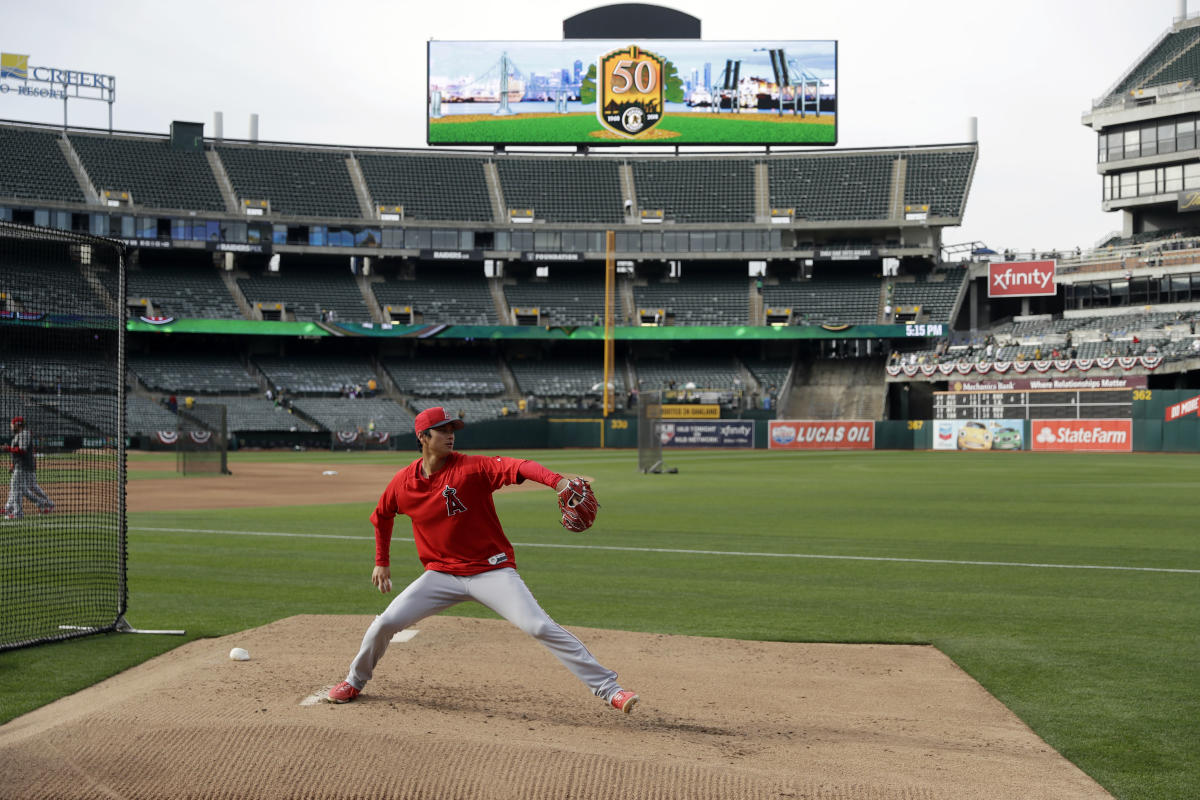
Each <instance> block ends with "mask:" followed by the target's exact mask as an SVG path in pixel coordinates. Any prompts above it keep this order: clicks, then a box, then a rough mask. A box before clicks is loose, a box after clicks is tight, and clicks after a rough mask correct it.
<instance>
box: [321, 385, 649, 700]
mask: <svg viewBox="0 0 1200 800" xmlns="http://www.w3.org/2000/svg"><path fill="white" fill-rule="evenodd" d="M464 426H465V423H464V422H463V421H462V420H461V419H455V418H451V417H449V416H447V414H446V409H444V408H437V407H435V408H429V409H426V410H424V411H422V412H421V413H420V414H418V415H417V420H416V425H415V428H416V433H417V439H418V441H420V443H421V457H420V458H418V459H417V460H416V461H414V462H413V463H411V464H409V465H408V466H407V467H405V468H404V469H402V470H400V471H399V472H397V473H396V475H395V477H393V478H392V480H391V482H390V483H388V485H387V488H386V489H384V490H383V496H382V497H380V498H379V504H378V505H377V506H376V507H375V513H373V514H372V515H371V522H372V524H374V526H375V569H374V571H372V573H371V583H373V584H374V585H375V586H376V588H378V589H379V591H381V592H384V593H387V592H390V591H391V589H392V571H391V567H390V563H391V562H390V560H389V551H390V549H391V542H392V526H393V523H394V522H395V517H396V515H397V514H404V515H405V516H407V517H408V518H409V519H410V520H411V521H412V528H413V539H414V541H415V542H416V545H417V555H418V556H419V557H420V559H421V563H422V564H424V565H425V572H424V573H422V575H421V577H419V578H417V579H416V580H415V581H413V582H412V583H410V584H409V585H408V588H406V589H405V590H404V591H403V592H401V593H400V594H399V595H398V596H397V597H396V599H395V600H393V601H392V602H391V604H389V605H388V607H387V609H386V610H385V611H384V612H383V613H382V614H380V615H379V616H378V617H376V618H375V621H374V622H372V623H371V626H370V627H369V628H367V633H366V635H365V636H364V637H363V641H362V647H361V648H359V651H358V655H357V656H355V657H354V661H353V662H351V664H350V672H349V674H348V675H347V676H346V680H344V681H342V682H341V683H339V684H338V685H337V686H335V687H333V688H332V689H330V690H329V696H328V700H329V702H331V703H348V702H350V701H351V700H353V699H354V698H356V697H358V695H359V692H361V691H362V688H363V686H364V685H366V683H367V681H369V680H371V676H372V675H373V674H374V672H375V665H376V664H378V663H379V659H381V658H383V654H384V653H385V652H386V651H387V647H388V644H389V643H390V642H391V640H392V637H393V636H394V635H395V634H397V633H399V632H400V631H402V630H404V629H405V628H407V627H409V626H410V625H413V624H415V623H417V622H419V621H420V620H422V619H425V618H426V617H428V616H432V615H433V614H436V613H438V612H439V611H443V610H445V609H447V608H449V607H450V606H453V605H457V604H458V603H462V602H465V601H467V600H474V601H476V602H478V603H482V604H483V605H485V606H487V607H488V608H490V609H492V610H493V611H495V612H496V613H497V614H499V615H500V616H502V617H504V618H505V619H506V620H508V621H509V622H511V623H513V624H514V625H516V626H517V627H518V628H520V629H521V630H523V631H525V632H526V633H528V634H529V635H530V636H532V637H534V638H535V639H537V640H538V641H539V642H541V643H542V644H544V645H545V646H546V647H547V648H548V649H549V650H550V652H552V653H553V654H554V655H555V656H556V657H557V658H558V660H559V661H561V662H562V663H563V666H565V667H566V668H567V669H569V670H570V671H571V672H572V673H573V674H574V675H575V677H577V678H579V679H580V680H581V681H583V682H584V683H585V684H587V686H588V688H589V689H591V690H592V693H593V694H595V695H596V696H597V697H601V698H603V699H604V701H605V702H606V703H608V704H609V705H611V706H612V707H613V708H616V709H617V710H619V711H623V712H625V713H629V711H630V710H632V709H633V706H634V704H635V703H637V700H638V696H637V695H636V694H634V693H633V692H630V691H626V690H624V689H622V688H621V686H620V684H618V683H617V673H615V672H613V671H612V670H610V669H607V668H605V667H603V666H601V664H600V663H599V662H598V661H596V659H595V657H594V656H593V655H592V654H591V653H589V652H588V649H587V648H586V647H584V646H583V643H582V642H580V641H579V640H578V639H577V638H575V637H574V636H572V635H571V634H570V633H568V632H567V631H566V630H564V629H563V627H562V626H561V625H559V624H558V623H557V622H555V621H554V620H553V619H551V618H550V615H549V614H547V613H546V612H545V611H543V610H542V607H541V606H539V605H538V602H537V600H535V599H534V597H533V594H532V593H530V591H529V589H528V588H527V587H526V586H525V582H524V581H523V580H521V576H520V575H519V574H517V569H516V566H517V564H516V560H515V556H514V554H513V546H512V543H511V542H509V541H508V537H507V536H505V535H504V530H503V529H502V528H501V527H500V519H499V517H497V516H496V506H495V505H494V504H493V503H492V492H494V491H496V490H497V489H499V488H501V487H502V486H508V485H509V484H513V483H521V482H522V481H524V480H526V479H530V480H535V481H537V482H538V483H543V484H545V485H546V486H549V487H551V488H554V489H556V490H558V489H562V488H563V487H564V486H566V483H567V479H566V478H564V477H563V476H562V475H559V474H558V473H556V472H551V471H550V470H548V469H546V468H545V467H543V466H542V465H541V464H538V463H537V462H535V461H526V460H523V459H518V458H506V457H503V456H468V455H463V454H462V453H458V452H455V450H454V434H455V432H456V431H458V430H461V429H462V428H463V427H464Z"/></svg>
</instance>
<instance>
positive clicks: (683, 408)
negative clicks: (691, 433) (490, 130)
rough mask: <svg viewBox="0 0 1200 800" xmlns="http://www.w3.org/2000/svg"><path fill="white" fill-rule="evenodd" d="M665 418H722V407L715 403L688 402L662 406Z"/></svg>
mask: <svg viewBox="0 0 1200 800" xmlns="http://www.w3.org/2000/svg"><path fill="white" fill-rule="evenodd" d="M662 418H663V419H720V418H721V407H720V406H719V405H717V404H715V403H687V404H677V405H672V404H670V403H668V404H664V405H663V407H662Z"/></svg>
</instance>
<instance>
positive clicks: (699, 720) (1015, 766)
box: [0, 616, 1109, 800]
mask: <svg viewBox="0 0 1200 800" xmlns="http://www.w3.org/2000/svg"><path fill="white" fill-rule="evenodd" d="M370 621H371V618H370V617H365V616H363V617H357V616H356V617H334V616H298V617H291V618H289V619H284V620H280V621H278V622H275V623H272V624H270V625H266V626H264V627H262V628H255V629H253V630H249V631H244V632H242V633H238V634H235V635H232V636H226V637H223V638H220V639H207V640H202V641H195V642H191V643H189V644H187V645H184V646H183V647H180V648H178V649H176V650H173V651H171V652H169V653H166V654H165V655H162V656H160V657H158V658H156V659H154V660H152V661H149V662H146V663H145V664H142V665H141V666H138V667H136V668H134V669H131V670H128V671H127V672H124V673H122V674H121V675H118V676H116V677H114V678H112V679H110V680H107V681H105V682H103V683H100V684H98V685H97V686H95V687H93V688H91V689H87V690H85V691H82V692H79V693H78V694H76V695H73V696H71V697H67V698H64V699H62V700H59V701H58V702H55V703H53V704H51V705H49V706H46V707H44V708H41V709H38V710H37V711H34V712H32V713H30V714H27V715H25V716H23V717H20V718H18V719H15V720H13V721H12V722H10V723H8V724H7V725H4V726H3V727H0V764H2V765H3V767H4V768H3V769H0V797H5V798H27V797H53V798H96V797H112V798H132V797H137V798H157V797H161V798H173V799H175V798H188V797H204V798H293V797H311V798H350V797H380V798H382V797H386V798H414V799H416V798H421V799H422V800H430V799H431V798H470V799H471V800H484V799H487V798H521V799H522V800H538V799H539V798H568V797H569V798H613V800H630V799H631V798H688V800H693V799H694V798H721V799H722V800H725V799H726V798H847V799H849V798H855V799H856V800H861V799H864V798H865V799H867V800H887V799H889V798H906V800H913V799H914V798H946V799H947V800H951V799H952V800H970V798H996V800H1011V798H1014V797H1021V798H1047V799H1049V798H1053V799H1054V800H1064V798H1099V797H1108V796H1109V795H1108V794H1106V793H1105V792H1104V790H1103V789H1102V788H1101V787H1099V786H1098V785H1097V784H1096V783H1095V782H1094V781H1092V780H1091V779H1090V778H1089V777H1088V776H1086V775H1085V774H1083V773H1082V772H1081V771H1080V770H1078V769H1077V768H1076V767H1075V766H1073V765H1072V764H1070V763H1069V762H1068V761H1066V760H1065V759H1063V758H1062V757H1061V756H1059V755H1058V754H1057V753H1055V752H1054V751H1053V750H1052V749H1051V748H1050V747H1048V746H1047V745H1046V744H1045V743H1044V742H1042V741H1041V740H1040V739H1039V738H1038V737H1037V736H1035V735H1034V734H1033V733H1032V732H1031V731H1030V730H1029V729H1028V728H1027V727H1025V725H1023V724H1022V723H1021V722H1020V721H1019V720H1018V719H1017V718H1016V717H1014V716H1013V715H1012V714H1011V713H1010V712H1009V711H1008V710H1007V709H1006V708H1004V707H1003V706H1002V705H1000V703H998V702H997V701H996V700H995V699H994V698H992V697H991V696H990V695H989V694H988V693H987V692H985V691H984V690H983V689H982V688H981V687H980V686H979V685H978V684H976V683H975V682H974V681H973V680H971V678H969V677H968V676H967V675H966V674H965V673H963V672H962V671H961V670H959V669H958V668H957V667H956V666H955V665H954V664H953V663H952V662H951V661H950V660H949V659H947V658H946V657H945V656H943V655H942V654H941V653H940V652H938V651H937V650H936V649H934V648H932V647H900V646H884V645H830V644H785V643H774V642H746V641H733V640H727V639H708V638H700V637H690V636H661V635H651V634H638V633H625V632H620V631H609V630H594V629H586V628H574V629H573V630H574V631H575V632H576V633H577V634H578V635H579V636H580V638H581V639H582V640H583V641H584V643H585V644H587V646H588V648H589V649H590V650H591V651H592V652H593V653H594V654H595V655H596V657H597V658H598V659H599V660H600V662H601V663H603V664H605V665H606V666H609V667H612V668H613V669H616V670H618V671H619V672H620V675H621V682H622V683H623V684H624V686H625V687H626V688H631V689H635V690H637V691H638V692H639V694H640V695H641V703H640V704H639V705H638V706H637V708H636V709H634V711H633V713H632V714H630V715H628V716H626V715H623V714H620V713H618V712H616V711H614V710H612V709H610V708H608V707H607V706H605V705H604V704H603V703H602V702H601V701H600V700H598V699H597V698H595V697H592V696H591V695H590V694H589V693H588V691H587V690H586V689H585V688H584V687H583V685H582V684H580V683H579V682H578V681H577V680H576V679H575V678H574V677H573V676H572V675H571V674H570V673H569V672H567V670H565V669H564V668H563V667H562V666H561V665H560V664H559V663H558V662H557V661H556V660H555V659H554V658H553V656H551V655H550V653H549V652H548V651H546V650H545V649H544V648H542V647H541V646H540V645H538V644H537V643H536V642H535V641H534V640H532V639H530V638H529V637H527V636H526V635H525V634H523V633H521V632H520V631H519V630H517V629H516V628H514V627H512V626H510V625H509V624H508V623H506V622H503V621H499V620H490V619H489V620H481V619H469V618H457V617H435V618H432V619H428V620H425V621H424V622H422V623H421V624H420V625H418V626H417V629H418V631H419V632H418V633H417V634H416V635H415V636H413V637H412V638H411V639H409V640H407V641H403V642H399V641H398V642H396V643H395V644H393V645H392V646H391V648H390V650H389V651H388V654H387V656H386V657H385V658H384V660H383V661H382V662H381V663H380V665H379V668H378V670H377V674H376V678H375V680H373V681H372V682H371V683H370V684H369V685H368V686H367V688H366V691H365V692H364V693H363V694H362V695H361V696H360V697H359V698H358V699H357V700H356V701H354V702H353V703H350V704H348V705H342V706H333V705H329V704H326V703H323V702H315V701H316V699H317V698H318V697H319V696H322V695H323V694H324V691H325V690H326V689H328V687H330V686H332V685H333V684H334V683H336V682H338V681H340V680H341V679H342V678H343V677H344V673H345V671H346V668H347V665H348V664H349V661H350V659H351V658H352V657H353V656H354V653H355V652H356V651H357V649H358V644H359V642H360V640H361V638H362V634H363V632H364V631H365V630H366V628H367V625H368V624H369V623H370ZM232 647H243V648H245V649H247V650H248V651H249V652H250V660H249V661H231V660H230V659H229V651H230V649H231V648H232Z"/></svg>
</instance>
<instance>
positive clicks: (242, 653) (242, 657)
mask: <svg viewBox="0 0 1200 800" xmlns="http://www.w3.org/2000/svg"><path fill="white" fill-rule="evenodd" d="M229 657H230V658H231V659H233V660H234V661H249V660H250V651H249V650H246V649H245V648H242V647H235V648H233V649H232V650H230V651H229Z"/></svg>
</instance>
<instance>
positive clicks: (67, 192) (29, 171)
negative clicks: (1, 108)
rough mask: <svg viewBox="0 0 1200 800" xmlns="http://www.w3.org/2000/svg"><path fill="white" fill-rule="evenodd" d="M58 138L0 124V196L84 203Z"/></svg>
mask: <svg viewBox="0 0 1200 800" xmlns="http://www.w3.org/2000/svg"><path fill="white" fill-rule="evenodd" d="M58 137H59V135H58V134H56V133H51V132H49V131H39V130H29V129H26V128H15V127H14V128H10V127H8V126H3V125H0V197H19V198H22V199H27V200H54V201H58V202H63V203H83V202H86V198H85V197H84V195H83V190H82V189H80V188H79V181H77V180H75V175H74V174H73V173H72V172H71V167H70V165H69V164H68V163H67V158H66V156H65V155H63V151H62V148H61V147H60V146H59V143H58Z"/></svg>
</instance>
